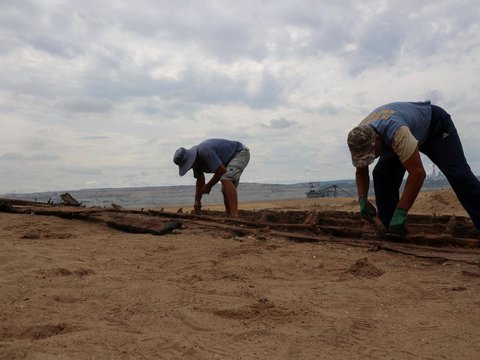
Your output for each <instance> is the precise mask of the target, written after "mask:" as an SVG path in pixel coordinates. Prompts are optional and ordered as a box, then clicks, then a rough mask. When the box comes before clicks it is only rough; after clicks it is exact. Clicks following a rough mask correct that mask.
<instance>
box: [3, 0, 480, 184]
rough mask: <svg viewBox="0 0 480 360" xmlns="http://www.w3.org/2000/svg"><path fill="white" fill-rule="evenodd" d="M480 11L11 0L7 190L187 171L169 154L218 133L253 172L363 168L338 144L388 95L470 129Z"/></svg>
mask: <svg viewBox="0 0 480 360" xmlns="http://www.w3.org/2000/svg"><path fill="white" fill-rule="evenodd" d="M32 14H34V16H32ZM479 18H480V16H479V10H478V5H477V2H476V1H474V0H466V1H463V2H458V1H453V0H451V1H443V2H439V3H435V4H426V3H418V2H414V1H413V0H405V1H382V0H368V1H366V2H358V1H352V0H339V1H335V2H325V1H314V0H300V1H293V0H286V1H282V2H278V1H264V2H262V3H258V2H257V1H253V0H246V1H242V2H229V3H228V5H226V3H225V2H221V1H218V0H211V1H206V2H197V1H193V0H190V1H189V0H186V1H181V2H172V1H167V0H161V1H157V0H143V1H142V0H141V1H137V2H135V4H133V3H131V2H128V1H122V0H121V1H113V0H106V1H101V2H99V1H93V0H85V1H82V2H68V1H57V2H54V3H52V2H48V1H37V0H24V1H17V0H4V1H2V2H1V3H0V66H1V67H2V77H1V78H0V89H1V90H0V125H1V126H2V134H3V139H4V141H2V143H1V144H0V154H2V155H0V160H1V161H2V164H3V165H4V166H5V167H6V168H5V170H9V169H10V171H7V173H9V174H10V175H9V176H7V177H3V178H2V179H1V181H0V192H1V191H2V190H3V191H8V190H9V189H12V188H17V189H18V188H20V187H22V188H24V189H31V190H40V189H43V188H46V187H50V186H53V185H56V186H66V187H68V188H72V187H91V186H96V185H99V184H102V186H107V187H108V186H109V185H117V186H123V185H128V181H132V183H133V182H135V183H136V184H139V183H141V184H151V185H158V184H178V183H190V182H191V179H185V178H181V179H180V178H178V176H177V173H176V172H175V171H174V170H175V169H174V168H171V167H172V164H171V154H172V153H173V151H174V150H175V149H176V147H178V146H181V145H184V143H191V144H193V143H195V142H199V141H201V140H202V139H204V138H208V137H226V138H233V139H240V140H242V141H245V142H247V143H248V145H249V147H250V148H251V149H252V161H251V165H249V172H246V173H245V176H244V178H245V180H246V181H256V180H258V179H262V180H263V181H268V180H271V181H283V182H286V181H289V180H292V179H288V178H286V177H287V176H289V175H288V174H295V176H296V178H295V181H296V180H299V179H300V180H302V179H303V180H305V181H314V180H317V179H315V178H314V177H318V178H321V177H323V178H324V177H326V176H328V177H331V178H336V177H338V176H345V174H351V170H352V169H351V165H350V163H349V160H348V157H345V156H343V155H342V156H341V157H340V158H339V160H338V161H336V162H335V163H332V161H331V159H332V157H334V156H335V155H337V154H339V153H340V152H341V151H342V149H343V150H345V146H344V138H345V134H346V132H348V130H349V129H350V128H351V127H352V126H353V125H355V124H356V123H358V121H360V119H361V118H362V117H363V116H364V115H365V114H366V113H368V111H369V110H371V109H372V108H374V107H376V106H378V105H381V103H383V102H385V103H386V102H391V101H397V100H423V99H425V98H430V99H431V100H432V101H433V102H435V103H438V104H439V105H441V106H446V109H447V111H450V112H452V113H453V115H454V118H455V119H456V124H458V128H459V129H460V130H463V129H466V128H468V127H470V128H473V127H472V126H474V124H475V122H476V121H477V114H478V111H480V109H479V105H477V104H478V99H476V96H475V94H477V93H478V91H479V89H480V88H479V85H478V84H477V81H476V78H477V77H478V74H477V73H476V70H475V69H476V68H477V67H478V66H477V59H478V57H479V56H480V41H479V40H478V28H479V26H480V20H479ZM293 119H294V120H293ZM259 124H260V125H259ZM273 130H279V131H273ZM466 135H467V136H466V137H465V146H464V148H465V149H467V150H468V151H472V152H474V153H480V152H479V151H475V149H476V147H477V142H476V140H475V139H474V138H473V136H470V133H467V134H466ZM266 142H267V143H268V152H267V151H266V150H265V149H264V148H265V143H266ZM284 149H295V151H293V150H292V151H290V153H292V154H294V155H292V157H291V158H288V159H284V158H278V156H277V155H278V154H279V153H282V151H283V150H284ZM306 153H308V157H306V158H305V162H304V163H301V164H300V163H299V162H298V161H297V158H296V156H298V154H306ZM42 154H44V155H42ZM55 154H61V156H59V155H55ZM295 154H296V155H295ZM347 155H348V154H347ZM64 159H65V160H64ZM66 159H68V161H69V162H70V163H73V164H75V166H69V164H67V160H66ZM37 163H39V164H41V166H40V165H38V166H37ZM473 163H474V166H473V168H474V170H475V171H477V172H480V164H478V161H473ZM335 164H336V165H335ZM477 164H478V165H477ZM267 165H268V166H267ZM286 168H288V169H289V171H285V169H286ZM315 169H318V171H317V173H316V172H315ZM322 170H325V171H322ZM327 170H328V171H327ZM29 171H32V172H35V174H36V175H35V177H34V176H33V175H31V176H29V175H28V174H29ZM16 173H18V174H21V175H22V177H20V175H19V177H15V176H16V175H15V174H16ZM327 173H328V175H326V174H327ZM137 174H139V176H137ZM60 178H61V179H62V180H58V179H60ZM129 179H130V180H129ZM62 184H63V185H62ZM70 185H71V186H70Z"/></svg>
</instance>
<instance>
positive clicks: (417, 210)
mask: <svg viewBox="0 0 480 360" xmlns="http://www.w3.org/2000/svg"><path fill="white" fill-rule="evenodd" d="M410 213H412V214H423V215H457V216H468V214H467V212H466V211H465V209H464V208H463V207H462V205H461V204H460V202H459V201H458V199H457V196H456V195H455V193H454V192H453V191H452V190H451V189H441V190H436V191H430V192H422V193H420V194H419V195H418V198H417V200H416V201H415V203H414V204H413V207H412V209H411V211H410Z"/></svg>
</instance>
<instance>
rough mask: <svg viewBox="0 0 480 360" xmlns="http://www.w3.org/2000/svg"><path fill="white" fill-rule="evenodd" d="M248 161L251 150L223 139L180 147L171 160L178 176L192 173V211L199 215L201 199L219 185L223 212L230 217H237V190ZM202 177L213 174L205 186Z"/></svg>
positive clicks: (236, 142)
mask: <svg viewBox="0 0 480 360" xmlns="http://www.w3.org/2000/svg"><path fill="white" fill-rule="evenodd" d="M249 160H250V150H249V149H248V148H247V147H246V146H245V145H243V144H242V143H240V142H238V141H231V140H224V139H209V140H205V141H203V142H202V143H200V144H198V145H195V146H192V147H191V148H190V149H185V148H183V147H181V148H179V149H178V150H177V151H176V152H175V154H174V156H173V162H174V163H175V164H176V165H178V167H179V174H180V176H184V175H185V174H186V173H187V172H188V171H189V170H190V169H193V176H194V177H195V178H196V185H195V203H194V209H195V211H196V212H197V213H198V212H200V210H201V208H202V195H203V194H209V193H210V190H211V189H212V187H213V186H214V185H215V184H216V183H217V182H218V181H220V182H221V183H222V194H223V200H224V203H225V210H226V212H227V215H228V216H231V217H238V195H237V187H238V183H239V181H240V176H241V175H242V173H243V170H244V169H245V167H246V166H247V164H248V162H249ZM205 173H213V176H212V178H211V179H210V181H208V182H207V183H205Z"/></svg>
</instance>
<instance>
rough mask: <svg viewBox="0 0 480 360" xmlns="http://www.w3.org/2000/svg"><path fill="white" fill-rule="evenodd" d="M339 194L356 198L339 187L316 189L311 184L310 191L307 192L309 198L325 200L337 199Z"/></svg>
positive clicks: (331, 186)
mask: <svg viewBox="0 0 480 360" xmlns="http://www.w3.org/2000/svg"><path fill="white" fill-rule="evenodd" d="M339 192H342V193H344V194H347V195H348V196H352V197H354V195H353V194H352V193H350V192H348V191H347V190H345V189H342V188H341V187H340V186H338V185H330V186H327V187H324V188H315V185H314V184H310V190H309V191H307V192H306V194H307V198H324V197H337V196H338V194H339Z"/></svg>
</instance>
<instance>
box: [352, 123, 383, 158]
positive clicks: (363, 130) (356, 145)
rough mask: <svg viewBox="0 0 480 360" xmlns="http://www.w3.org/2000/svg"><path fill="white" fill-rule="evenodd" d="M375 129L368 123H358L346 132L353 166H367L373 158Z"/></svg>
mask: <svg viewBox="0 0 480 360" xmlns="http://www.w3.org/2000/svg"><path fill="white" fill-rule="evenodd" d="M376 138H377V133H376V131H375V130H374V129H373V128H372V127H371V126H368V125H360V126H357V127H355V128H353V129H352V130H351V131H350V132H349V133H348V139H347V143H348V148H349V149H350V153H351V155H352V164H353V166H355V167H367V166H368V165H370V164H371V163H373V161H374V160H375V141H376Z"/></svg>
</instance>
